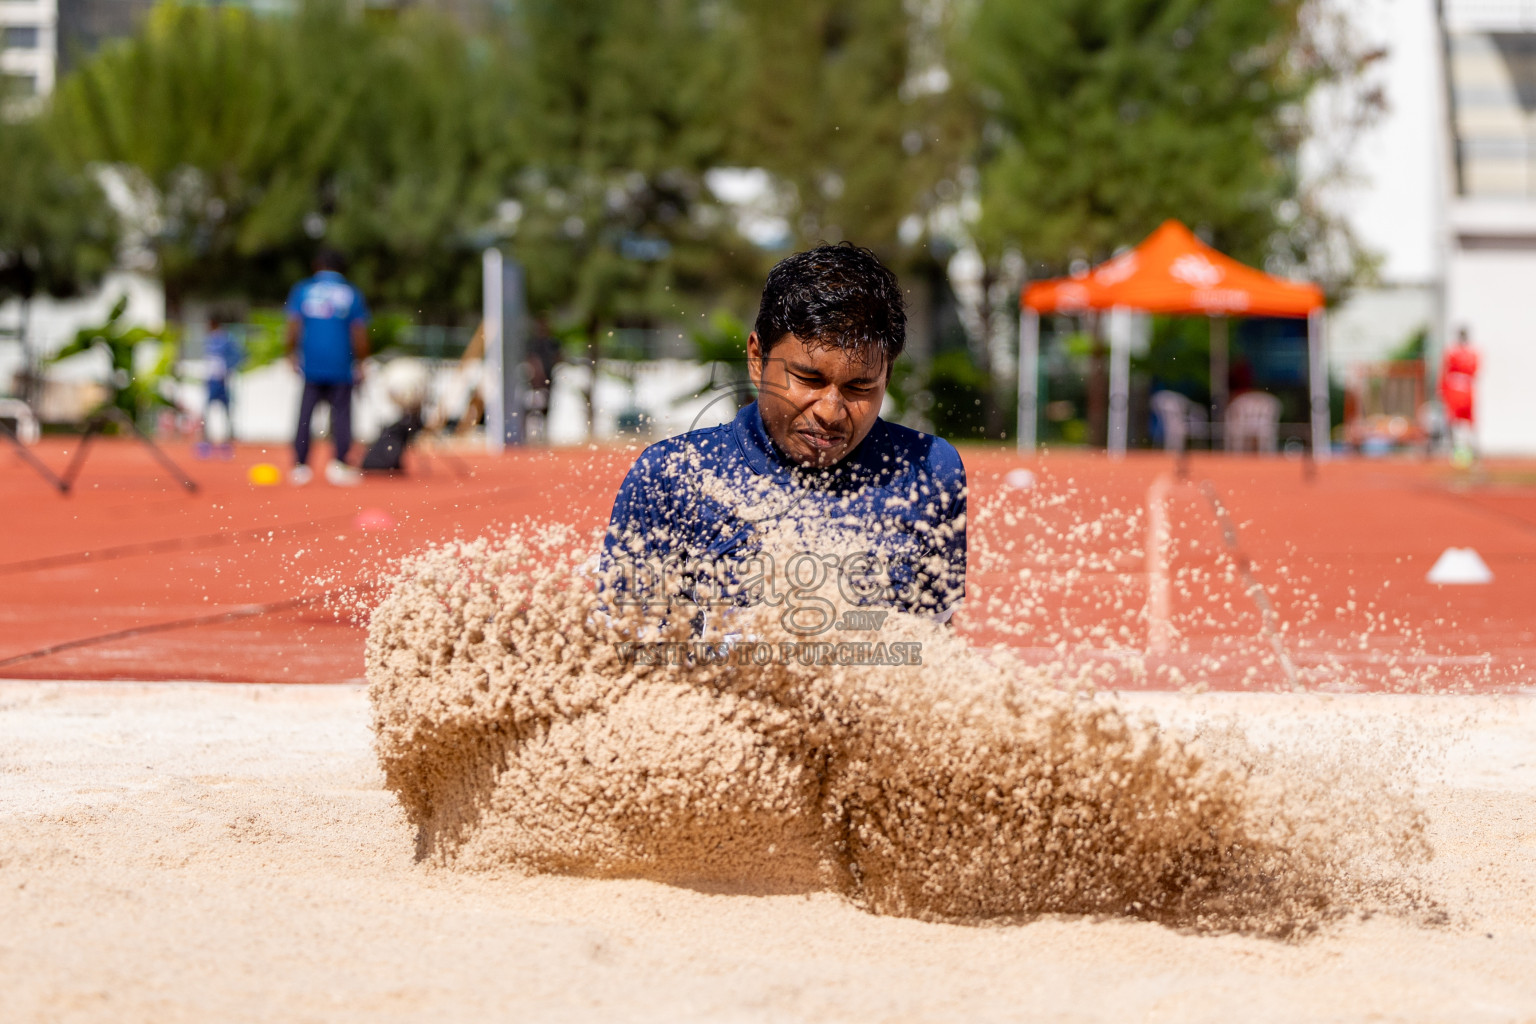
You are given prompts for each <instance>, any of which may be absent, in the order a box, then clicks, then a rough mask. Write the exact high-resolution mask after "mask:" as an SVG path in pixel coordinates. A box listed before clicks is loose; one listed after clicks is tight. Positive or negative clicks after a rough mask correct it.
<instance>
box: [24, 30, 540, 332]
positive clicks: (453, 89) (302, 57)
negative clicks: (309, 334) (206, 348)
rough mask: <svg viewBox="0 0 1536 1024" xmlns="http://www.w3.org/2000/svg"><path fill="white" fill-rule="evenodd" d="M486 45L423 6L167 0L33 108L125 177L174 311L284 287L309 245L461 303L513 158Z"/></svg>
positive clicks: (417, 304)
mask: <svg viewBox="0 0 1536 1024" xmlns="http://www.w3.org/2000/svg"><path fill="white" fill-rule="evenodd" d="M493 47H494V41H492V42H487V43H485V44H483V45H472V44H471V41H470V40H469V39H468V38H467V37H465V35H464V34H463V33H462V32H461V31H460V30H459V29H458V28H457V27H456V26H455V25H454V23H452V22H451V21H449V20H448V19H447V18H446V17H445V16H442V15H439V14H436V13H434V12H432V11H428V10H412V11H409V12H406V13H405V14H402V15H401V16H399V17H398V18H395V19H364V18H362V17H360V16H357V15H355V14H350V13H348V12H347V11H346V10H345V9H344V8H343V7H342V6H341V5H339V4H336V3H331V2H327V0H316V2H313V3H308V4H305V5H303V6H301V7H300V8H298V10H297V11H295V12H294V13H293V15H291V16H287V17H275V16H258V15H255V14H252V13H251V12H249V11H247V10H243V9H238V8H232V7H212V8H210V7H202V6H197V7H192V6H180V5H177V4H174V3H173V4H166V5H162V6H160V7H157V8H156V9H155V11H154V12H153V13H152V15H151V17H150V18H149V19H148V20H147V22H146V24H145V26H144V28H143V29H142V30H141V31H140V33H139V34H138V35H136V36H134V37H133V38H131V39H127V40H124V41H122V42H120V43H117V44H115V45H113V46H109V47H107V48H105V49H104V50H102V51H101V52H99V53H98V54H96V55H95V56H94V57H92V58H91V59H90V60H89V61H87V62H86V63H85V64H84V65H83V66H82V67H81V68H80V69H79V70H78V71H77V72H76V73H74V74H72V75H71V76H69V77H68V78H67V79H66V80H65V81H64V82H63V83H62V84H61V85H60V87H59V89H58V92H57V94H56V96H55V98H54V102H53V106H52V110H51V112H50V116H51V118H52V119H53V121H54V122H55V124H56V126H57V127H58V130H59V134H60V136H61V137H63V138H67V139H69V140H70V142H71V146H72V150H73V153H74V155H75V157H76V158H77V159H78V160H80V161H82V162H83V161H104V162H108V163H111V164H113V165H116V166H117V167H119V168H120V169H121V170H122V172H123V174H124V177H125V179H126V180H127V181H128V183H129V185H130V187H131V188H132V190H133V192H134V193H135V195H136V197H137V198H138V200H139V205H140V207H141V208H142V209H143V211H144V216H143V217H142V219H141V223H140V225H139V227H140V228H141V230H142V231H143V233H144V235H145V238H146V241H147V242H148V243H149V245H150V246H151V247H152V249H153V250H154V252H155V254H156V256H157V258H158V260H159V269H160V273H161V275H162V277H163V279H164V281H165V285H166V291H167V295H168V298H169V299H170V300H171V302H172V304H173V305H175V304H177V303H178V302H179V300H180V299H182V298H184V297H187V296H194V295H198V296H205V297H213V296H218V295H221V294H227V293H238V294H246V295H252V294H254V295H255V296H256V297H258V298H264V299H268V300H270V299H274V298H278V297H281V295H282V294H283V293H284V290H285V289H286V287H287V285H288V284H290V283H291V282H292V281H293V280H294V279H295V278H297V277H298V276H300V275H302V274H304V273H305V272H307V267H308V263H309V257H310V255H311V254H312V252H313V250H314V248H315V245H316V244H317V242H319V241H321V240H324V241H326V242H329V243H332V244H335V245H337V246H338V247H341V248H344V249H345V250H347V251H348V254H349V255H350V256H351V257H352V258H353V261H354V267H355V273H354V276H355V277H356V278H357V279H358V283H359V284H360V285H361V286H362V287H363V288H364V290H365V291H366V292H368V293H369V294H370V296H371V297H372V298H373V299H374V300H375V301H376V302H382V303H393V304H396V305H400V306H406V307H409V308H412V309H422V308H431V309H432V310H433V311H434V312H437V311H440V310H442V309H444V308H455V309H458V308H463V307H464V305H465V304H466V303H468V304H470V305H473V300H472V298H471V288H472V284H473V282H474V280H475V278H474V274H475V273H476V268H477V267H478V252H477V251H476V245H475V241H476V239H475V238H474V234H475V232H476V230H477V229H478V228H480V227H481V226H482V225H483V224H485V223H486V221H488V220H489V219H490V215H491V211H492V209H493V207H494V203H495V199H496V197H497V195H498V194H499V182H500V179H501V178H502V177H504V174H505V171H504V168H505V166H506V165H507V162H508V161H509V160H510V159H511V156H510V153H511V147H510V146H509V145H508V144H507V134H506V126H507V124H508V118H507V116H506V108H505V106H504V103H505V101H506V99H507V96H508V91H507V90H506V89H505V88H504V87H502V86H501V85H500V83H501V81H502V80H503V77H504V71H503V68H504V66H505V63H504V61H502V60H499V59H498V56H497V54H496V53H494V52H492V51H493Z"/></svg>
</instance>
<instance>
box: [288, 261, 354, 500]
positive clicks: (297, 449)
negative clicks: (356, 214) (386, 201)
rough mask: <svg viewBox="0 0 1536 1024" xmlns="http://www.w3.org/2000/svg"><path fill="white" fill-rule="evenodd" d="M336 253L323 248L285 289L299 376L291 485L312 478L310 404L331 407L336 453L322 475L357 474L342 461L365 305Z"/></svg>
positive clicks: (340, 478) (338, 478)
mask: <svg viewBox="0 0 1536 1024" xmlns="http://www.w3.org/2000/svg"><path fill="white" fill-rule="evenodd" d="M341 266H342V261H341V256H340V254H338V253H336V252H335V251H333V250H330V249H322V250H320V253H319V255H318V256H316V258H315V274H314V276H313V277H309V278H306V279H304V280H303V281H300V282H299V283H298V284H296V285H294V286H293V290H292V291H291V292H289V293H288V305H287V310H288V336H287V343H288V359H289V361H290V362H292V363H294V365H295V368H296V369H297V370H298V371H299V373H300V374H301V375H302V376H303V378H304V395H303V398H302V399H301V400H300V402H299V428H298V433H297V435H296V436H295V437H294V441H293V474H292V480H293V482H294V483H295V484H300V485H302V484H307V483H309V481H310V480H311V479H313V477H314V472H313V471H312V470H311V469H310V468H309V464H308V463H309V444H310V432H309V425H310V420H311V419H312V418H313V417H314V414H315V406H317V405H319V404H320V403H321V402H324V403H326V405H328V406H330V410H331V441H332V443H333V444H334V446H335V457H334V458H333V459H332V460H331V463H330V465H328V466H327V467H326V471H325V477H326V479H327V480H329V481H330V482H331V483H333V484H337V485H351V484H356V483H358V482H359V481H360V480H361V474H359V473H358V471H357V470H356V469H353V468H352V467H351V466H350V465H349V464H348V463H347V455H348V453H349V451H350V449H351V447H352V384H353V380H354V378H355V374H356V362H357V361H361V360H362V359H364V358H366V357H367V355H368V305H367V303H365V302H364V301H363V296H362V293H361V292H359V291H358V290H357V289H356V288H355V287H353V286H352V284H351V283H349V282H348V281H347V279H346V278H345V277H343V276H342V275H341Z"/></svg>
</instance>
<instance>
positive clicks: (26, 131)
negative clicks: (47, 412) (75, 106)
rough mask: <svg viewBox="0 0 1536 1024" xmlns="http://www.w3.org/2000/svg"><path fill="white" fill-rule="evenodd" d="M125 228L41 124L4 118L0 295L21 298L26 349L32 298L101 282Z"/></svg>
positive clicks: (0, 135) (0, 121) (63, 294)
mask: <svg viewBox="0 0 1536 1024" xmlns="http://www.w3.org/2000/svg"><path fill="white" fill-rule="evenodd" d="M118 227H119V226H118V220H117V214H116V213H115V212H114V211H113V209H112V206H111V204H110V203H109V202H108V201H107V196H106V194H105V193H104V192H103V191H102V188H101V185H100V183H99V182H98V181H97V180H96V178H95V177H94V176H93V175H92V174H91V173H89V172H87V171H82V170H78V169H76V168H73V167H71V166H69V165H68V163H67V162H66V161H65V160H63V159H62V158H61V157H60V155H59V153H58V151H57V150H56V148H55V147H54V146H53V145H52V144H51V141H50V140H49V138H48V137H47V135H46V134H45V133H44V131H43V130H42V126H41V125H40V124H38V123H37V122H36V121H33V120H20V121H7V120H5V119H4V118H0V302H3V301H5V300H7V299H13V298H14V299H19V300H20V302H21V309H22V315H21V343H22V346H23V348H24V349H26V346H27V343H28V338H27V332H28V326H29V316H28V313H29V307H30V305H31V302H32V300H33V299H34V298H36V297H37V296H39V295H52V296H54V297H57V298H67V297H69V296H72V295H77V294H79V293H80V292H82V291H85V290H87V289H88V288H90V287H92V286H93V285H95V284H96V282H97V281H99V280H100V279H101V276H102V275H103V274H105V273H106V271H107V270H108V269H110V268H111V266H112V263H113V260H114V258H115V256H116V251H117V243H118V234H119V231H118ZM30 363H31V358H30V351H29V350H28V364H29V370H30ZM30 376H31V375H30V373H29V375H28V379H29V381H30ZM28 390H30V388H28ZM27 397H29V398H30V397H32V396H30V395H28V396H27Z"/></svg>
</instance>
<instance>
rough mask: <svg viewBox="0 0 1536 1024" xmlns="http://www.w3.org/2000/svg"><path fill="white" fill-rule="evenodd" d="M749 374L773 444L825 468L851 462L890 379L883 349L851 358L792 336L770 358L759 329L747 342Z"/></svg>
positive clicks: (876, 414)
mask: <svg viewBox="0 0 1536 1024" xmlns="http://www.w3.org/2000/svg"><path fill="white" fill-rule="evenodd" d="M747 370H748V372H750V373H751V375H752V382H753V383H754V384H756V385H757V392H758V394H757V407H758V409H759V410H760V411H761V412H762V415H763V426H765V427H767V428H768V436H769V437H771V438H773V443H774V444H776V445H778V447H779V450H780V451H782V452H783V453H784V454H785V455H787V456H788V457H789V458H791V459H793V460H794V461H796V462H798V463H800V464H802V465H807V466H823V467H824V466H832V465H836V464H837V463H839V462H841V461H842V460H843V459H845V458H847V457H848V455H849V453H851V452H852V451H853V450H854V449H855V448H857V447H858V446H859V442H860V441H862V440H864V437H865V435H866V434H868V433H869V430H870V428H871V427H873V426H874V425H875V420H876V419H877V418H878V417H879V415H880V403H881V402H882V401H883V400H884V399H885V385H886V380H887V377H888V376H889V375H888V373H887V370H888V367H887V366H886V365H885V359H884V357H883V356H881V354H880V352H879V350H878V349H875V348H869V349H865V350H863V351H861V352H857V353H853V354H851V355H850V354H849V353H847V352H844V351H842V350H841V349H839V348H836V347H834V346H830V345H818V344H815V343H814V342H813V343H811V344H809V345H808V344H806V342H805V341H804V340H802V339H801V338H798V337H796V336H795V335H793V334H786V335H784V337H782V338H780V339H779V340H778V341H777V342H775V343H774V346H773V348H772V350H771V351H769V352H768V354H767V355H766V356H764V354H763V344H762V341H761V339H759V338H758V336H757V332H756V331H753V332H752V334H751V336H750V337H749V338H747Z"/></svg>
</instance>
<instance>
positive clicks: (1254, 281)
mask: <svg viewBox="0 0 1536 1024" xmlns="http://www.w3.org/2000/svg"><path fill="white" fill-rule="evenodd" d="M1019 305H1020V312H1021V316H1020V317H1019V366H1020V368H1021V372H1020V375H1019V429H1018V439H1019V447H1020V450H1021V451H1030V450H1033V448H1034V445H1035V422H1034V416H1035V410H1036V407H1037V405H1038V397H1039V396H1038V394H1037V389H1038V382H1037V381H1036V380H1035V374H1034V373H1032V372H1025V371H1024V368H1026V367H1028V368H1030V369H1031V370H1033V369H1034V368H1036V367H1038V365H1039V351H1038V349H1039V336H1040V332H1039V317H1040V314H1041V313H1082V312H1086V311H1088V310H1119V311H1128V310H1135V311H1137V312H1138V313H1163V314H1167V315H1172V316H1208V317H1211V318H1212V320H1211V324H1212V332H1211V333H1212V338H1211V362H1212V397H1213V398H1214V399H1216V400H1217V404H1218V406H1219V405H1220V404H1223V403H1222V402H1221V399H1220V393H1221V392H1224V391H1225V388H1224V387H1220V386H1218V384H1217V378H1218V376H1220V377H1221V378H1224V377H1225V375H1226V374H1225V366H1226V360H1225V346H1226V323H1225V320H1224V319H1223V318H1225V317H1227V316H1273V317H1306V318H1307V336H1308V364H1309V365H1308V371H1309V377H1310V389H1309V390H1310V391H1311V416H1310V420H1311V432H1312V454H1313V458H1314V459H1322V458H1326V455H1327V451H1328V447H1327V446H1328V359H1327V346H1326V338H1325V334H1324V325H1323V318H1322V309H1323V290H1322V289H1321V288H1319V287H1318V286H1317V285H1315V284H1309V283H1307V282H1304V281H1288V280H1286V279H1285V278H1280V277H1275V276H1273V275H1271V274H1266V273H1264V272H1263V271H1261V270H1255V269H1254V268H1252V267H1249V266H1245V265H1243V264H1241V263H1239V262H1238V261H1237V260H1234V259H1232V258H1231V257H1230V256H1225V255H1223V254H1221V253H1219V252H1217V251H1216V250H1215V249H1212V248H1211V247H1210V246H1208V245H1206V244H1205V243H1204V242H1202V241H1200V239H1198V238H1196V237H1195V234H1194V232H1193V231H1190V230H1189V228H1187V227H1185V226H1184V225H1183V224H1180V223H1179V222H1178V221H1176V220H1166V221H1164V222H1163V223H1162V225H1161V226H1160V227H1158V229H1157V230H1156V231H1154V232H1152V234H1150V235H1148V236H1147V238H1146V239H1145V240H1144V241H1143V242H1142V243H1141V244H1140V245H1138V246H1137V247H1136V248H1134V249H1131V250H1129V251H1127V252H1123V253H1121V254H1120V255H1118V256H1116V257H1115V258H1114V259H1111V260H1108V261H1106V262H1104V263H1101V264H1099V265H1098V266H1097V267H1095V268H1094V269H1093V270H1092V271H1090V272H1089V273H1087V274H1084V275H1082V276H1080V277H1058V278H1053V279H1051V280H1047V281H1036V282H1034V283H1032V284H1029V285H1026V286H1025V288H1024V290H1023V293H1022V294H1021V295H1020V296H1019ZM1218 325H1219V327H1220V330H1219V331H1218V330H1217V327H1218ZM1125 334H1126V332H1125V331H1121V332H1118V333H1117V334H1116V335H1114V336H1112V337H1111V338H1110V342H1111V345H1110V391H1111V394H1110V396H1109V398H1110V402H1109V406H1110V411H1109V417H1110V422H1109V424H1108V426H1109V431H1108V433H1109V439H1110V441H1109V446H1108V447H1109V453H1110V456H1111V457H1120V456H1123V455H1124V454H1125V447H1126V437H1127V430H1126V427H1127V423H1126V415H1127V408H1128V405H1129V402H1128V399H1127V394H1126V392H1127V390H1128V379H1129V375H1130V365H1129V364H1130V351H1129V346H1128V345H1127V344H1126V342H1125V338H1124V337H1122V336H1123V335H1125ZM1036 372H1037V371H1036ZM1212 411H1213V414H1214V416H1213V421H1214V420H1215V419H1216V418H1218V417H1219V416H1220V414H1221V412H1222V410H1221V409H1220V408H1216V409H1213V410H1212Z"/></svg>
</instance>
